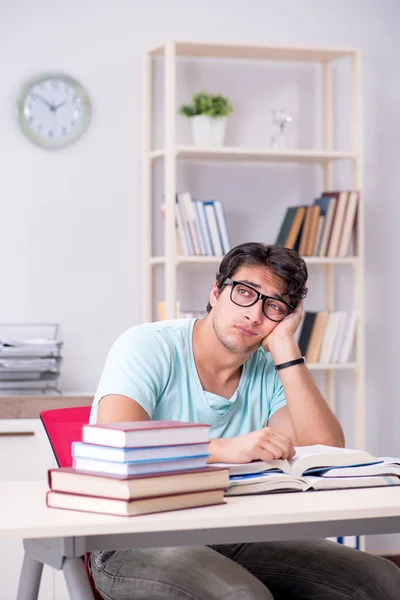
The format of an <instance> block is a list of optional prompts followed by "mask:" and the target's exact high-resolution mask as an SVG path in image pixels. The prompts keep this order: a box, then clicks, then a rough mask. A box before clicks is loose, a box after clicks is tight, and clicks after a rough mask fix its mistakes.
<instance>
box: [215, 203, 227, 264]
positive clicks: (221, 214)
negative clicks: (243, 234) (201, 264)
mask: <svg viewBox="0 0 400 600" xmlns="http://www.w3.org/2000/svg"><path fill="white" fill-rule="evenodd" d="M214 207H215V213H216V215H217V223H218V229H219V233H220V237H221V241H222V250H223V254H226V253H227V252H229V250H230V249H231V244H230V241H229V232H228V226H227V223H226V217H225V211H224V206H223V204H222V202H221V200H214Z"/></svg>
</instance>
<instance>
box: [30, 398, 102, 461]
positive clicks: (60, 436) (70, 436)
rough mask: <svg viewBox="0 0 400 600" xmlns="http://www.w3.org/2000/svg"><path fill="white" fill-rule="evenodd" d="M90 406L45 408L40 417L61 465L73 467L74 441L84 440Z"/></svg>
mask: <svg viewBox="0 0 400 600" xmlns="http://www.w3.org/2000/svg"><path fill="white" fill-rule="evenodd" d="M89 416H90V406H71V407H68V408H55V409H52V410H44V411H42V412H41V413H40V419H41V421H42V423H43V427H44V428H45V431H46V433H47V437H48V438H49V442H50V444H51V447H52V448H53V452H54V456H55V457H56V461H57V464H58V466H59V467H72V454H71V446H72V442H80V441H81V440H82V427H83V425H87V424H88V423H89Z"/></svg>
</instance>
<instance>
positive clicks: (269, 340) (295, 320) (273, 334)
mask: <svg viewBox="0 0 400 600" xmlns="http://www.w3.org/2000/svg"><path fill="white" fill-rule="evenodd" d="M302 315H303V301H301V302H300V304H299V305H298V306H297V307H296V308H295V310H294V311H293V312H292V313H291V314H290V315H289V316H288V317H286V319H283V321H281V322H280V323H277V324H276V326H275V327H274V328H273V329H272V331H270V333H269V334H268V335H267V336H266V337H265V338H264V339H263V340H262V342H261V346H262V347H263V348H264V350H265V351H266V352H270V351H271V347H272V346H273V345H274V344H276V343H279V341H280V340H281V341H282V340H285V339H293V336H294V334H295V331H296V329H297V328H298V326H299V325H300V322H301V318H302Z"/></svg>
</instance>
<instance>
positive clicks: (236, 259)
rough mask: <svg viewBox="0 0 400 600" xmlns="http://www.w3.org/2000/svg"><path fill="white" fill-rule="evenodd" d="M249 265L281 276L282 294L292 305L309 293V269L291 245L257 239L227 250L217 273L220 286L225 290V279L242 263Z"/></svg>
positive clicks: (209, 305) (294, 305) (208, 307)
mask: <svg viewBox="0 0 400 600" xmlns="http://www.w3.org/2000/svg"><path fill="white" fill-rule="evenodd" d="M247 265H262V266H263V267H267V268H268V269H270V270H271V271H272V273H273V274H274V275H277V276H278V277H280V278H281V279H282V280H283V281H284V284H285V286H284V290H283V294H282V296H286V297H287V298H288V302H289V304H291V305H292V306H293V308H296V306H297V305H298V304H299V302H300V300H302V299H303V298H305V297H306V295H307V291H308V290H307V287H306V283H307V278H308V271H307V266H306V263H305V262H304V260H303V259H302V258H301V256H299V254H298V253H297V252H296V251H295V250H290V249H289V248H282V247H281V246H273V245H270V246H269V245H267V244H260V243H257V242H247V243H245V244H240V245H239V246H236V247H235V248H232V250H229V252H228V253H227V254H225V256H224V258H223V259H222V261H221V264H220V265H219V271H218V273H217V276H216V282H217V286H218V287H219V288H220V289H221V290H222V288H223V287H224V281H225V279H226V278H227V277H233V276H234V274H235V273H236V271H237V270H238V269H240V267H243V266H247ZM210 310H211V304H210V303H208V306H207V312H208V313H209V312H210Z"/></svg>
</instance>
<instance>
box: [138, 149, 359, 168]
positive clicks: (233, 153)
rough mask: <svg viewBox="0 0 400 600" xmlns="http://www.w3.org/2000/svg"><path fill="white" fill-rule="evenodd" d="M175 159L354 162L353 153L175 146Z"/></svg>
mask: <svg viewBox="0 0 400 600" xmlns="http://www.w3.org/2000/svg"><path fill="white" fill-rule="evenodd" d="M165 152H166V150H165V148H160V149H158V150H153V151H151V152H150V158H151V159H152V160H156V159H158V158H164V157H165ZM173 152H174V154H175V158H180V159H186V160H208V161H210V160H211V161H216V160H220V161H242V162H264V161H265V162H277V163H279V162H283V163H303V162H304V163H322V164H324V163H328V162H331V161H335V160H343V159H351V160H356V158H357V155H356V154H354V153H353V152H335V151H330V152H329V151H326V150H295V149H293V150H280V151H278V150H271V149H270V148H265V149H264V148H240V147H229V146H223V147H222V148H201V147H198V146H197V147H196V146H175V147H174V149H173Z"/></svg>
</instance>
